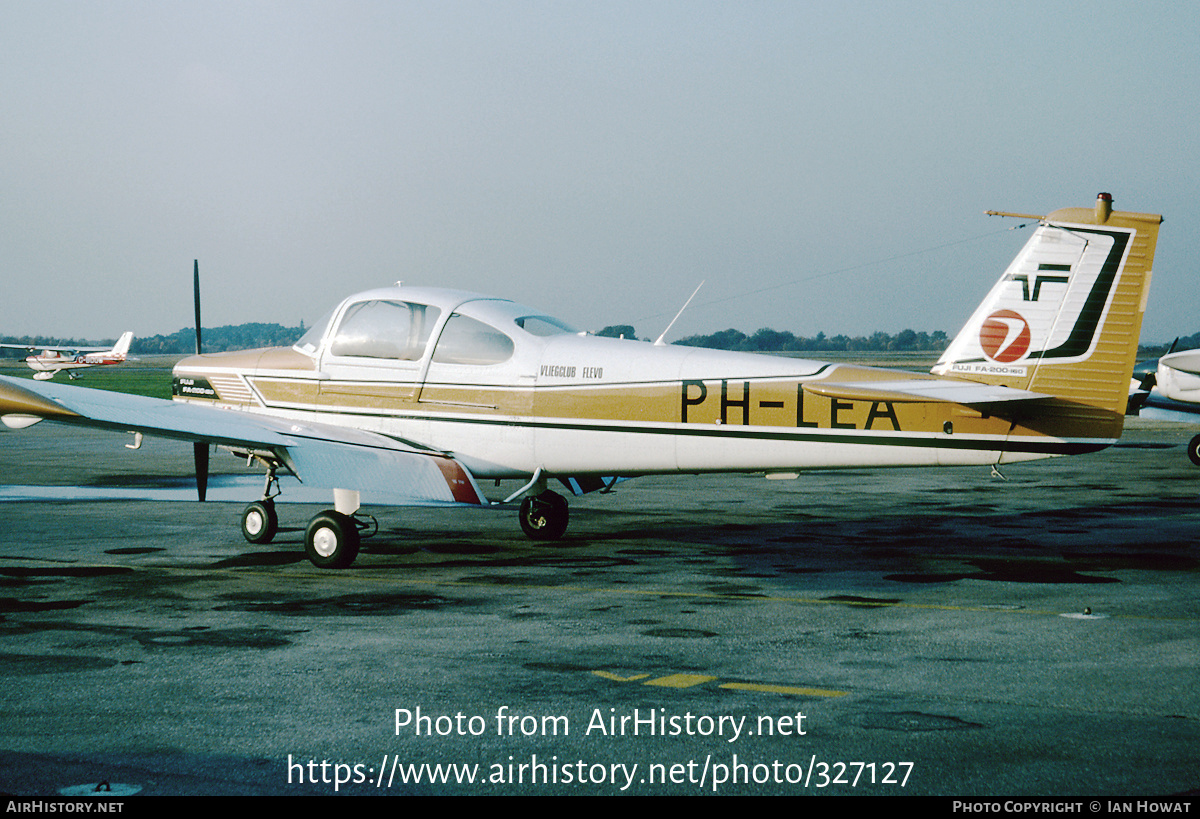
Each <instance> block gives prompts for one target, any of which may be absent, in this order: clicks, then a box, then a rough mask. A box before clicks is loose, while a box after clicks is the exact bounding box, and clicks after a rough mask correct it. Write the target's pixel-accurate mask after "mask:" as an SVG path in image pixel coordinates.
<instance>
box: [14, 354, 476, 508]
mask: <svg viewBox="0 0 1200 819" xmlns="http://www.w3.org/2000/svg"><path fill="white" fill-rule="evenodd" d="M0 419H2V420H3V422H4V424H5V425H6V426H10V427H14V428H20V427H23V426H29V425H30V424H33V423H36V422H37V421H39V420H52V421H58V422H62V423H67V424H77V425H80V426H88V427H94V428H99V429H109V430H114V431H120V432H140V433H143V434H145V435H150V436H156V437H161V438H174V439H177V440H184V441H194V442H202V443H210V444H216V445H218V446H225V447H230V448H235V449H245V450H249V451H257V452H270V453H271V454H273V455H274V456H275V457H277V458H278V459H279V460H280V461H281V462H282V463H283V464H284V465H285V466H286V467H287V468H288V469H289V470H290V471H291V472H292V473H293V474H295V475H296V477H297V478H299V479H300V481H301V482H302V483H304V484H305V485H307V486H315V487H321V488H330V489H333V488H337V489H357V490H363V491H369V492H371V494H372V495H373V496H378V497H381V498H383V499H385V500H386V502H390V503H396V504H400V505H413V504H449V503H466V504H484V503H486V501H485V500H484V499H483V493H482V492H481V491H480V490H479V487H478V486H477V485H476V484H475V481H474V479H473V478H472V477H471V475H470V473H469V472H467V470H466V469H465V468H464V467H463V466H462V465H461V464H459V463H458V461H456V460H454V458H452V457H450V456H448V455H445V454H443V453H441V452H436V451H433V450H420V449H417V448H415V447H412V446H409V445H407V444H405V443H403V442H401V441H397V440H395V439H393V438H389V437H387V436H385V435H380V434H377V433H373V432H367V431H364V430H356V429H349V428H345V427H339V426H335V425H332V424H310V423H307V422H301V421H290V420H287V419H281V418H271V417H267V416H263V415H259V414H256V413H250V412H238V411H235V410H223V409H217V408H215V407H203V406H195V405H192V404H185V403H181V402H177V401H166V400H163V399H160V398H147V397H144V396H140V395H129V394H126V393H118V392H109V391H106V390H96V389H87V388H84V387H73V386H67V385H65V384H53V383H50V382H45V381H37V382H35V381H31V380H28V379H17V378H11V377H7V376H0Z"/></svg>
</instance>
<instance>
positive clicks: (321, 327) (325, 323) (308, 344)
mask: <svg viewBox="0 0 1200 819" xmlns="http://www.w3.org/2000/svg"><path fill="white" fill-rule="evenodd" d="M334 309H335V310H336V309H337V308H334ZM332 320H333V310H330V311H329V312H328V313H326V314H325V315H323V316H321V320H320V321H318V322H317V323H316V324H314V325H313V326H312V327H309V328H308V332H306V333H305V334H304V335H302V336H300V340H299V341H297V342H296V343H295V344H293V345H292V346H293V347H295V348H296V349H297V350H299V351H300V352H302V353H308V354H309V355H312V354H313V353H315V352H316V351H317V348H319V347H320V346H321V339H322V338H324V336H325V331H326V330H327V329H328V328H329V322H330V321H332Z"/></svg>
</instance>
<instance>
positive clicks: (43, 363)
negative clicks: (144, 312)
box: [0, 330, 133, 381]
mask: <svg viewBox="0 0 1200 819" xmlns="http://www.w3.org/2000/svg"><path fill="white" fill-rule="evenodd" d="M132 341H133V331H132V330H130V331H127V332H125V333H123V334H122V335H121V337H120V338H119V339H117V343H116V344H114V345H113V346H112V347H43V346H38V345H30V344H0V347H7V348H10V349H14V350H28V351H30V352H33V351H34V350H41V352H40V353H38V354H37V355H31V356H29V358H27V359H25V363H26V364H28V365H29V369H31V370H35V371H36V372H35V373H34V376H33V377H34V378H36V379H37V380H38V381H45V380H47V379H49V378H53V377H54V376H56V375H58V374H59V373H60V372H62V371H63V370H66V371H67V375H68V376H70V377H71V378H72V379H74V378H76V377H77V376H76V375H75V373H73V372H72V370H82V369H84V368H87V367H103V366H105V365H108V364H122V363H124V361H125V357H126V355H127V354H128V353H129V344H130V343H131V342H132Z"/></svg>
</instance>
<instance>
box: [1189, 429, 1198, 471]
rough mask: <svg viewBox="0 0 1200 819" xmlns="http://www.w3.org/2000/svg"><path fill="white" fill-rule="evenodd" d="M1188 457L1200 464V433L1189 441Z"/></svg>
mask: <svg viewBox="0 0 1200 819" xmlns="http://www.w3.org/2000/svg"><path fill="white" fill-rule="evenodd" d="M1188 457H1189V458H1191V459H1192V463H1194V464H1195V465H1196V466H1200V435H1197V436H1196V437H1195V438H1193V439H1192V440H1190V441H1188Z"/></svg>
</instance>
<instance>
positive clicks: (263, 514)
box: [242, 500, 279, 543]
mask: <svg viewBox="0 0 1200 819" xmlns="http://www.w3.org/2000/svg"><path fill="white" fill-rule="evenodd" d="M278 531H279V516H278V515H277V514H275V501H273V500H261V501H255V502H254V503H252V504H250V505H249V506H247V507H246V511H245V512H242V537H244V538H246V540H248V541H250V542H251V543H270V542H271V540H272V539H273V538H274V537H275V533H276V532H278Z"/></svg>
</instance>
